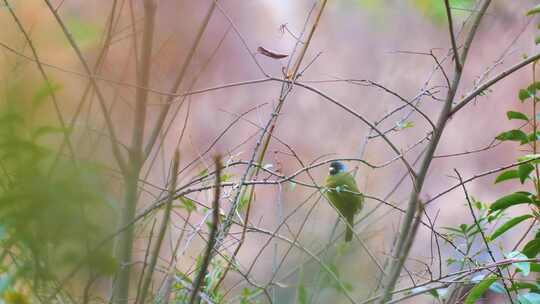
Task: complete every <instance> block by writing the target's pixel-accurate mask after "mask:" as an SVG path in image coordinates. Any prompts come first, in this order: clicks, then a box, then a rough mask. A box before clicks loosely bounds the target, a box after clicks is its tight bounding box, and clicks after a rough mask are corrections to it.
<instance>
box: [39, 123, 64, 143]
mask: <svg viewBox="0 0 540 304" xmlns="http://www.w3.org/2000/svg"><path fill="white" fill-rule="evenodd" d="M64 133H68V130H66V129H64V128H57V127H52V126H43V127H39V128H37V129H36V130H34V131H32V135H31V138H32V140H33V141H35V140H37V139H39V138H40V137H42V136H45V135H47V134H64Z"/></svg>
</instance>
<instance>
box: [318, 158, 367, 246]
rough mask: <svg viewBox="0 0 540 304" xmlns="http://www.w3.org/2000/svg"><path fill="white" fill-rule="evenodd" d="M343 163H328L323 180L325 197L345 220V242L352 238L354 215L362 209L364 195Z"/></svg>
mask: <svg viewBox="0 0 540 304" xmlns="http://www.w3.org/2000/svg"><path fill="white" fill-rule="evenodd" d="M346 170H347V167H346V166H345V164H343V163H342V162H339V161H333V162H332V163H330V168H329V169H328V171H329V172H328V173H329V175H328V176H327V177H326V180H325V188H326V197H327V198H328V200H329V201H330V203H331V204H332V205H333V206H334V207H335V208H336V209H337V210H338V211H339V213H341V214H340V215H341V216H342V217H344V218H345V219H346V220H347V223H349V226H347V232H346V233H345V242H350V241H351V240H352V236H353V231H352V227H353V225H354V215H355V214H356V213H357V212H359V211H360V209H362V203H363V202H364V196H363V195H362V193H360V191H358V186H357V185H356V181H355V180H354V177H353V176H352V175H351V174H350V173H349V172H347V171H346Z"/></svg>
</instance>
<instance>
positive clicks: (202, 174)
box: [197, 169, 208, 177]
mask: <svg viewBox="0 0 540 304" xmlns="http://www.w3.org/2000/svg"><path fill="white" fill-rule="evenodd" d="M197 176H199V177H206V176H208V169H203V170H202V171H201V172H199V174H197Z"/></svg>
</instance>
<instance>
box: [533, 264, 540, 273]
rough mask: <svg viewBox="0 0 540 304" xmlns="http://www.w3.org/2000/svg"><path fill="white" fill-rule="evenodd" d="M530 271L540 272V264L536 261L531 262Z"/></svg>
mask: <svg viewBox="0 0 540 304" xmlns="http://www.w3.org/2000/svg"><path fill="white" fill-rule="evenodd" d="M531 271H534V272H540V264H538V263H531Z"/></svg>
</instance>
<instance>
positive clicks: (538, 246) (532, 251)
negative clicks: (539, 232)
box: [521, 238, 540, 259]
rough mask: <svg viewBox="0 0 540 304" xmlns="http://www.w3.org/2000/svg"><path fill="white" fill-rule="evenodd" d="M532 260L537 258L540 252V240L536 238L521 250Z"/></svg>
mask: <svg viewBox="0 0 540 304" xmlns="http://www.w3.org/2000/svg"><path fill="white" fill-rule="evenodd" d="M521 252H523V254H525V255H526V256H527V257H529V258H530V259H532V258H535V257H536V256H537V255H538V253H539V252H540V238H534V239H533V240H531V241H529V242H528V243H527V244H526V245H525V246H524V247H523V250H521Z"/></svg>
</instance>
